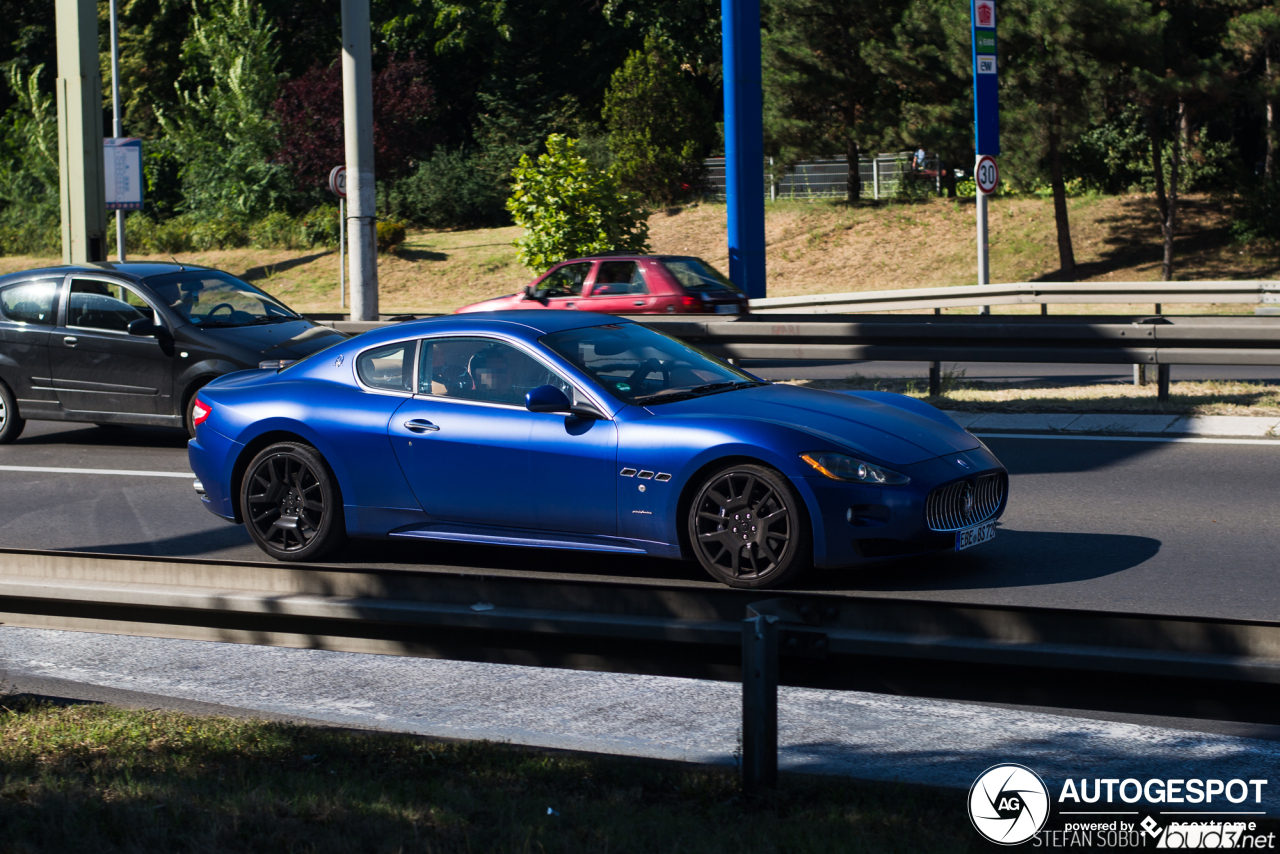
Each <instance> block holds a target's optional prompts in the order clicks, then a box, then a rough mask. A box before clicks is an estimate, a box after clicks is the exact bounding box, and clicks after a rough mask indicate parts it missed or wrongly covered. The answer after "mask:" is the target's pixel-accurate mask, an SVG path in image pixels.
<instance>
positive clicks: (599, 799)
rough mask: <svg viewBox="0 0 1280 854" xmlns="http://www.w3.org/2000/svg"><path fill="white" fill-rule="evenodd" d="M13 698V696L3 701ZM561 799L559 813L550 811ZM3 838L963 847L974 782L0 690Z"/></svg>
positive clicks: (25, 842) (23, 848)
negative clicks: (522, 744)
mask: <svg viewBox="0 0 1280 854" xmlns="http://www.w3.org/2000/svg"><path fill="white" fill-rule="evenodd" d="M6 706H7V707H8V708H5V707H6ZM552 810H554V814H552V813H551V811H552ZM0 828H3V832H0V851H3V852H6V854H8V852H13V854H27V852H38V851H40V852H42V851H57V852H81V851H83V852H94V854H98V852H147V854H149V852H155V851H171V852H178V851H190V852H218V851H244V852H257V851H261V852H271V854H276V852H314V854H326V853H327V852H334V854H338V852H341V854H348V852H388V854H390V853H391V852H397V854H400V852H416V851H423V852H437V854H447V853H448V852H475V851H495V852H496V851H511V852H534V851H537V852H582V854H601V852H618V854H626V852H655V851H664V852H666V851H670V852H679V851H698V852H709V853H710V854H715V852H726V854H727V852H733V854H754V852H760V854H774V852H783V851H786V852H794V854H805V852H814V854H818V852H824V853H825V852H831V851H841V852H858V851H869V852H870V851H874V852H888V851H902V852H917V851H931V852H934V851H937V852H945V851H957V852H958V851H965V850H967V849H968V846H969V841H970V837H971V836H972V831H971V830H970V829H969V821H968V819H967V817H966V816H965V813H964V798H963V796H962V794H961V793H936V792H932V791H922V790H919V789H914V790H913V789H910V788H908V787H905V786H899V785H894V784H879V785H876V784H859V783H854V782H851V781H847V780H841V779H837V778H813V777H810V778H805V777H797V776H784V778H783V780H782V781H781V785H780V787H779V789H778V791H777V792H775V793H773V794H771V795H769V796H767V797H763V798H760V799H751V800H746V801H744V800H743V799H742V798H741V797H740V796H739V795H738V791H737V779H736V776H735V775H734V774H733V773H732V772H731V771H729V770H708V769H705V768H698V767H692V766H686V765H681V764H679V763H658V762H644V761H637V760H632V759H622V758H616V759H615V758H607V757H598V756H583V755H572V754H546V753H542V752H538V751H530V750H520V749H515V748H510V747H506V746H503V745H494V744H487V743H476V742H470V743H450V744H440V743H434V742H430V741H427V740H424V739H419V738H414V737H410V736H395V735H360V734H350V733H342V732H335V731H331V730H322V729H315V728H309V727H299V726H288V725H282V724H274V723H263V722H258V721H251V720H230V719H223V718H195V717H190V716H186V715H180V714H173V713H165V712H153V711H132V712H126V711H120V710H117V709H112V708H110V707H106V706H70V707H66V708H56V707H53V706H48V705H40V704H35V703H32V702H29V701H24V700H22V699H21V698H12V697H11V698H8V699H4V698H0Z"/></svg>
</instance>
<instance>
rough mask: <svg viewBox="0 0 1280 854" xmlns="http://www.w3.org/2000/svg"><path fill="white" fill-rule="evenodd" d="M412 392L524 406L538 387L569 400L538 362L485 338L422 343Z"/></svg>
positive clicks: (569, 389) (568, 388) (564, 385)
mask: <svg viewBox="0 0 1280 854" xmlns="http://www.w3.org/2000/svg"><path fill="white" fill-rule="evenodd" d="M422 348H423V349H422V360H421V362H420V363H419V368H418V393H419V394H432V395H436V396H437V397H453V398H461V399H464V400H481V401H484V402H486V403H503V404H507V405H509V406H524V396H525V395H526V394H527V393H528V392H529V391H530V390H531V389H535V388H537V387H538V386H542V385H554V386H556V387H557V388H559V389H561V390H562V391H564V393H565V394H568V395H570V396H572V395H573V386H572V385H570V384H569V383H568V382H567V381H565V380H564V379H563V378H561V377H560V376H559V375H558V374H556V373H555V372H553V371H551V370H549V369H548V368H546V367H544V366H543V364H542V363H541V362H539V361H538V360H537V359H534V358H533V357H532V356H529V355H527V354H526V353H524V352H523V351H521V350H518V349H516V348H515V347H512V346H511V345H510V344H506V343H503V342H501V341H495V340H493V339H491V338H437V339H434V340H433V339H427V340H426V341H424V342H422Z"/></svg>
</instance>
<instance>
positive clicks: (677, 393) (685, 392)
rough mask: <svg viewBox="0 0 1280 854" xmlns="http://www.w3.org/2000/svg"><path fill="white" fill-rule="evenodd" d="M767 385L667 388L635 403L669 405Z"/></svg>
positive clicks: (742, 383) (746, 383)
mask: <svg viewBox="0 0 1280 854" xmlns="http://www.w3.org/2000/svg"><path fill="white" fill-rule="evenodd" d="M757 385H768V383H763V382H759V381H757V380H743V381H739V382H720V383H707V384H706V385H698V386H694V387H693V388H669V389H664V390H663V391H659V392H654V393H653V394H647V395H645V396H644V397H637V398H636V399H635V402H636V403H638V404H642V405H643V404H646V403H671V402H672V401H676V400H689V399H690V398H694V397H702V396H703V395H707V394H716V393H717V392H722V391H733V390H734V389H739V388H750V387H751V386H757Z"/></svg>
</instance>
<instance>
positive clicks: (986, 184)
mask: <svg viewBox="0 0 1280 854" xmlns="http://www.w3.org/2000/svg"><path fill="white" fill-rule="evenodd" d="M973 179H974V182H975V183H977V185H978V191H979V192H981V193H983V194H984V195H991V194H992V193H994V192H995V191H996V187H998V186H999V185H1000V170H999V168H997V167H996V159H995V158H994V157H992V156H991V155H990V154H984V155H982V156H981V157H979V158H978V167H977V169H976V170H974V173H973Z"/></svg>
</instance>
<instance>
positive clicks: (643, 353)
mask: <svg viewBox="0 0 1280 854" xmlns="http://www.w3.org/2000/svg"><path fill="white" fill-rule="evenodd" d="M539 340H540V341H541V342H542V343H543V344H545V345H546V346H547V347H549V348H551V349H552V350H554V351H555V352H556V353H559V354H560V355H561V356H563V357H564V358H566V359H568V360H569V361H570V362H572V363H573V364H574V365H576V366H578V367H579V368H581V369H582V370H583V371H584V372H586V373H587V374H589V375H590V376H591V377H592V378H593V379H594V380H595V381H596V382H598V383H599V384H600V385H601V386H603V387H604V388H605V389H606V390H607V391H608V392H609V393H610V394H612V395H613V396H614V397H616V398H618V399H619V400H621V401H623V402H624V403H637V404H641V405H649V404H654V403H668V402H670V401H675V400H687V399H689V398H690V397H701V396H702V395H704V394H714V393H717V392H722V391H732V390H733V389H735V388H744V387H746V386H752V385H762V383H761V382H760V381H759V380H756V379H755V378H753V377H751V376H750V375H748V374H744V373H742V372H741V371H738V370H736V369H734V368H731V367H729V366H728V365H726V364H725V363H724V362H721V361H719V360H718V359H715V358H713V357H711V356H708V355H707V354H706V353H703V352H702V351H700V350H697V349H695V348H693V347H690V346H689V345H688V344H685V343H683V342H681V341H677V340H676V339H674V338H671V337H670V336H667V335H663V334H662V333H661V332H655V331H654V330H652V329H650V328H649V327H647V326H641V325H640V324H638V323H611V324H609V325H608V326H592V327H589V328H587V329H570V330H567V331H565V332H555V333H552V334H550V335H544V336H543V337H542V338H541V339H539Z"/></svg>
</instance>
